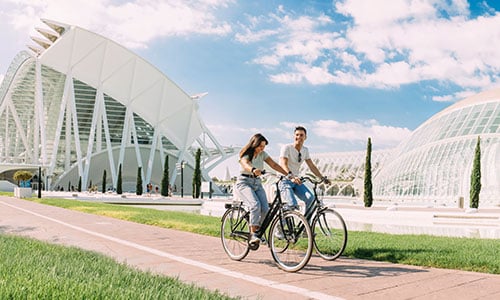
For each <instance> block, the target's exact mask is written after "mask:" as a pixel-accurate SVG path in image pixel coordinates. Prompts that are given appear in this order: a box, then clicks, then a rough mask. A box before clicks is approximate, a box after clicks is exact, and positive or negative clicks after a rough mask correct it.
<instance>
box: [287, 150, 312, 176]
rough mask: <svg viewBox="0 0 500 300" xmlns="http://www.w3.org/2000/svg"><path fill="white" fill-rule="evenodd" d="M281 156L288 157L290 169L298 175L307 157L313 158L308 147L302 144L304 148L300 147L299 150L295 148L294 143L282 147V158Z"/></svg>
mask: <svg viewBox="0 0 500 300" xmlns="http://www.w3.org/2000/svg"><path fill="white" fill-rule="evenodd" d="M299 153H300V162H299ZM281 157H286V158H288V169H289V170H290V171H291V172H292V174H294V175H298V174H299V170H300V165H302V163H303V162H304V161H305V160H306V159H310V158H311V157H310V156H309V149H307V147H304V146H302V149H300V152H299V151H298V150H297V149H295V147H294V146H293V144H288V145H284V146H283V147H281V151H280V158H281Z"/></svg>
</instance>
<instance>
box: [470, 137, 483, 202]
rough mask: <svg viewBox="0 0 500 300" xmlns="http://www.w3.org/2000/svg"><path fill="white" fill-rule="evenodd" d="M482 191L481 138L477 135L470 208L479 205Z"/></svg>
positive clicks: (471, 179) (471, 176)
mask: <svg viewBox="0 0 500 300" xmlns="http://www.w3.org/2000/svg"><path fill="white" fill-rule="evenodd" d="M480 192H481V140H480V138H479V137H477V143H476V151H475V153H474V162H473V164H472V172H471V175H470V208H478V207H479V193H480Z"/></svg>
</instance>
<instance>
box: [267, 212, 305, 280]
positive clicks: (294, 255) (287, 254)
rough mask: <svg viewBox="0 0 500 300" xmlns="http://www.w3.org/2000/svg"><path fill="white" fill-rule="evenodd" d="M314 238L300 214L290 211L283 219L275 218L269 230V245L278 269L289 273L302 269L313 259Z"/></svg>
mask: <svg viewBox="0 0 500 300" xmlns="http://www.w3.org/2000/svg"><path fill="white" fill-rule="evenodd" d="M312 237H313V236H312V231H311V227H310V226H309V224H308V223H307V220H306V218H305V217H304V216H303V215H302V214H300V213H299V212H296V211H288V212H285V213H284V215H283V218H282V219H281V218H279V217H277V218H275V219H274V220H273V222H272V224H271V227H270V229H269V245H270V248H271V254H272V256H273V259H274V261H275V262H276V263H277V264H278V267H280V268H281V269H283V270H285V271H287V272H296V271H299V270H300V269H302V268H303V267H304V266H305V265H306V264H307V263H308V262H309V259H310V258H311V253H312V249H313V238H312Z"/></svg>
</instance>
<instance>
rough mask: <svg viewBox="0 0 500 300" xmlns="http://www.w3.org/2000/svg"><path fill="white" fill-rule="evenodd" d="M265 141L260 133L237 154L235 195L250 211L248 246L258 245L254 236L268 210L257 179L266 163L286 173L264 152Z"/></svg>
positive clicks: (257, 239)
mask: <svg viewBox="0 0 500 300" xmlns="http://www.w3.org/2000/svg"><path fill="white" fill-rule="evenodd" d="M267 144H268V141H267V139H266V138H265V137H264V136H263V135H262V134H260V133H257V134H255V135H253V136H252V137H251V138H250V141H249V142H248V144H246V145H245V146H244V147H243V148H242V149H241V151H240V153H239V158H240V159H239V163H240V176H238V179H237V180H236V189H235V193H236V195H237V196H238V197H239V198H240V200H241V201H243V202H244V203H245V204H246V205H247V206H248V208H249V211H250V220H249V222H250V224H249V226H250V239H249V243H250V244H256V243H260V239H259V237H258V236H257V235H256V234H255V233H256V232H257V231H258V230H259V228H260V224H261V222H262V220H263V219H264V216H265V215H266V214H267V211H268V210H269V205H268V203H267V197H266V193H265V191H264V188H263V187H262V182H261V180H260V178H259V176H260V175H262V173H263V170H264V162H266V163H267V164H268V165H269V166H270V167H271V168H273V169H274V170H276V171H278V172H280V173H282V174H283V175H286V174H287V173H286V171H285V170H284V169H283V168H282V167H281V166H280V165H279V164H277V163H276V162H275V161H274V160H273V159H272V158H271V157H270V156H269V155H268V154H267V153H266V152H265V151H264V148H265V147H266V145H267Z"/></svg>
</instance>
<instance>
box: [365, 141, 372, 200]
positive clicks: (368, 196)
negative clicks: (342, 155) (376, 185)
mask: <svg viewBox="0 0 500 300" xmlns="http://www.w3.org/2000/svg"><path fill="white" fill-rule="evenodd" d="M371 156H372V140H371V138H368V145H367V146H366V162H365V181H364V188H365V190H364V195H363V201H364V202H365V207H371V206H372V204H373V194H372V162H371V160H372V159H371Z"/></svg>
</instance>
